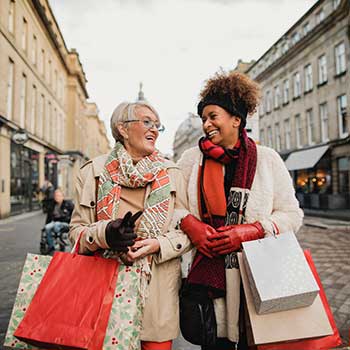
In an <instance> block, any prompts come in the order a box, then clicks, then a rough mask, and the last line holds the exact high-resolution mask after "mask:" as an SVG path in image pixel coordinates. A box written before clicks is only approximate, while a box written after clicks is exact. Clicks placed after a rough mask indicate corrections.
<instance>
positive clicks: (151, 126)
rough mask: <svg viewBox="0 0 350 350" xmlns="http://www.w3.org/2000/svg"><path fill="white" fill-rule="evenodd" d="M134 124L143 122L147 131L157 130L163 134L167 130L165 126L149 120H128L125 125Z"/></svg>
mask: <svg viewBox="0 0 350 350" xmlns="http://www.w3.org/2000/svg"><path fill="white" fill-rule="evenodd" d="M133 122H141V123H143V126H144V127H145V128H146V129H157V130H158V132H163V131H164V130H165V127H164V125H162V124H159V123H157V122H154V121H153V120H149V119H132V120H126V121H125V122H124V123H133Z"/></svg>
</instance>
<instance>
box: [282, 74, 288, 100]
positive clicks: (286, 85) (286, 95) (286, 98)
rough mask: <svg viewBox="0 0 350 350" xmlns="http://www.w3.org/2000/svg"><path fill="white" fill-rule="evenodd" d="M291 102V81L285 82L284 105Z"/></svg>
mask: <svg viewBox="0 0 350 350" xmlns="http://www.w3.org/2000/svg"><path fill="white" fill-rule="evenodd" d="M288 102H289V79H286V80H285V81H284V82H283V104H286V103H288Z"/></svg>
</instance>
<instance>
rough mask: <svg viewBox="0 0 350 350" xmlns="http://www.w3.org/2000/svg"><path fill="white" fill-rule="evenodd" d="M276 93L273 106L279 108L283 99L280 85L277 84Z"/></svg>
mask: <svg viewBox="0 0 350 350" xmlns="http://www.w3.org/2000/svg"><path fill="white" fill-rule="evenodd" d="M274 90H275V95H274V99H273V107H274V108H278V107H279V106H280V99H281V93H280V87H279V85H277V86H275V89H274Z"/></svg>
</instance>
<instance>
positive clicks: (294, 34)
mask: <svg viewBox="0 0 350 350" xmlns="http://www.w3.org/2000/svg"><path fill="white" fill-rule="evenodd" d="M299 40H300V35H299V32H295V33H293V34H292V44H293V45H295V44H296V43H297V42H298V41H299Z"/></svg>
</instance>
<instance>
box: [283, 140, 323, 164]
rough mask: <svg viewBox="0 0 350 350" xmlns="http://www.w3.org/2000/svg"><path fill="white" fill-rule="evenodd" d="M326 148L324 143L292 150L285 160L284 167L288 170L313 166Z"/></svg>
mask: <svg viewBox="0 0 350 350" xmlns="http://www.w3.org/2000/svg"><path fill="white" fill-rule="evenodd" d="M328 148H329V146H328V145H326V146H319V147H315V148H311V149H306V150H303V151H296V152H292V153H291V154H290V155H289V156H288V158H287V159H286V160H285V164H286V167H287V169H288V170H299V169H309V168H313V167H314V166H315V165H316V164H317V163H318V161H319V160H320V159H321V158H322V156H323V155H324V154H325V153H326V152H327V150H328Z"/></svg>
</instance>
